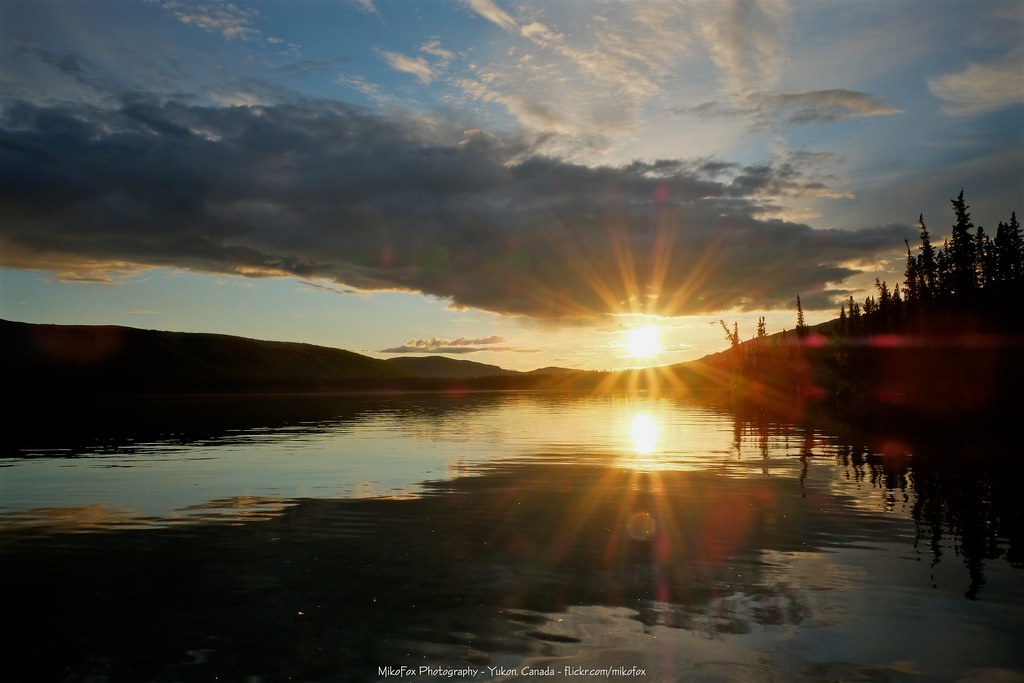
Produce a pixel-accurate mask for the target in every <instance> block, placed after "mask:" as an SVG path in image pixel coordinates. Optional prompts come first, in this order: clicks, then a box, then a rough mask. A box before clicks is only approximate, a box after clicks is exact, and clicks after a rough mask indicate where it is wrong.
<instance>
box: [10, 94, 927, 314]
mask: <svg viewBox="0 0 1024 683" xmlns="http://www.w3.org/2000/svg"><path fill="white" fill-rule="evenodd" d="M538 144H539V143H538V141H537V140H535V139H531V138H527V137H519V136H514V135H494V134H487V133H482V132H480V131H465V130H464V129H463V128H462V127H461V126H457V125H455V124H454V123H446V122H444V121H432V122H426V121H423V120H416V119H407V118H398V117H388V116H383V115H379V114H376V113H373V112H370V111H368V110H365V109H362V108H359V107H356V106H354V105H349V104H345V103H340V102H333V101H317V100H310V99H300V98H296V99H294V100H291V101H288V102H285V103H279V104H275V105H262V106H250V107H213V106H200V105H197V104H195V103H194V102H193V101H176V100H173V99H166V98H159V99H158V98H155V97H149V96H147V95H145V94H144V93H135V94H133V95H131V96H126V97H123V98H122V99H121V100H120V101H119V103H118V104H117V106H115V107H100V106H96V105H90V104H72V103H66V102H65V103H53V104H38V103H31V102H25V101H18V100H16V99H12V98H9V99H8V102H7V103H6V104H5V107H4V109H3V110H2V114H0V213H2V215H3V216H4V221H3V223H2V226H0V262H2V263H3V265H6V266H9V267H15V268H27V269H46V270H53V271H57V272H59V273H61V274H62V275H63V276H64V277H76V276H77V277H85V278H89V279H102V278H104V277H107V278H108V279H109V273H117V272H125V270H126V269H131V268H136V269H143V268H150V267H171V268H182V269H190V270H195V271H203V272H211V273H227V274H240V275H245V276H250V277H280V276H294V277H297V278H299V279H303V280H310V279H314V280H320V279H324V280H329V281H333V282H335V283H337V284H338V285H339V286H343V287H352V288H356V289H359V290H363V291H371V290H398V291H409V292H421V293H424V294H427V295H431V296H436V297H441V298H444V299H447V300H448V301H450V302H451V305H453V306H456V307H472V308H478V309H483V310H488V311H494V312H498V313H502V314H509V315H522V316H530V317H533V318H537V319H546V320H554V321H557V320H569V319H577V320H578V319H582V318H594V317H600V316H606V315H609V314H619V313H628V312H650V313H659V314H664V315H676V314H686V313H698V312H713V311H719V310H723V309H729V308H734V307H739V308H743V309H768V308H774V307H789V306H791V302H792V300H793V297H794V296H795V295H796V294H797V293H803V294H804V295H805V296H806V297H807V298H808V299H809V300H810V299H811V298H812V297H813V295H814V293H815V292H823V291H826V290H828V289H832V288H835V285H836V284H838V283H842V282H843V281H844V280H845V279H847V278H848V277H850V276H852V275H854V274H856V273H857V272H858V271H857V270H856V269H855V268H853V267H851V266H850V265H848V264H850V263H854V262H856V261H857V260H861V259H862V260H867V259H871V258H873V257H874V256H875V255H877V254H880V253H887V252H889V251H895V250H898V247H899V245H900V244H902V239H903V236H904V234H907V235H913V228H912V227H910V226H902V227H901V226H880V227H871V228H866V229H863V230H857V231H839V230H818V229H814V228H812V227H810V226H808V225H804V224H801V223H796V222H790V221H783V220H765V219H762V218H759V217H762V216H765V215H768V214H770V213H771V212H773V211H777V210H778V207H779V202H783V204H785V203H786V202H788V201H791V200H792V201H797V202H799V201H802V200H803V198H818V197H822V196H825V197H829V196H844V195H843V193H842V192H840V191H838V190H835V189H834V188H831V187H830V186H829V184H828V180H827V178H822V177H819V176H817V175H815V174H814V173H813V172H812V171H813V168H812V167H810V170H808V169H803V168H801V167H799V166H798V162H797V161H791V162H790V163H786V164H782V165H778V166H775V165H741V164H736V163H734V162H728V161H722V162H719V161H715V160H709V159H696V160H685V159H675V160H663V161H656V162H636V163H633V164H629V165H627V166H597V167H592V166H585V165H582V164H578V163H570V162H568V161H565V160H560V159H557V158H552V157H548V156H543V155H541V154H539V153H538V151H537V150H538Z"/></svg>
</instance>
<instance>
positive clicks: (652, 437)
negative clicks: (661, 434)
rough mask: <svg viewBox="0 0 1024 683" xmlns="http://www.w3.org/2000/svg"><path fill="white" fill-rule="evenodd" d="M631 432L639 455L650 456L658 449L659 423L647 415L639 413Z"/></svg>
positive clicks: (634, 448)
mask: <svg viewBox="0 0 1024 683" xmlns="http://www.w3.org/2000/svg"><path fill="white" fill-rule="evenodd" d="M629 431H630V435H631V436H632V437H633V450H634V451H636V453H637V454H638V455H650V454H651V453H653V452H654V450H655V449H656V448H657V447H658V423H657V422H655V421H654V418H653V417H651V416H650V415H648V414H647V413H637V414H636V416H635V417H634V418H633V424H632V425H631V426H630V430H629Z"/></svg>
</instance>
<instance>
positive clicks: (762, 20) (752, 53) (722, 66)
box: [701, 0, 789, 93]
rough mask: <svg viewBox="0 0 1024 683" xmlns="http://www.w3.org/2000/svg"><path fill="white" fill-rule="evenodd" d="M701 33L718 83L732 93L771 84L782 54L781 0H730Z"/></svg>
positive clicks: (786, 10) (784, 8) (783, 6)
mask: <svg viewBox="0 0 1024 683" xmlns="http://www.w3.org/2000/svg"><path fill="white" fill-rule="evenodd" d="M723 5H724V11H722V12H718V13H716V14H715V15H714V17H713V18H710V19H708V20H706V21H705V22H703V24H702V27H701V33H702V34H703V36H704V42H705V44H706V46H707V48H708V51H709V52H710V53H711V58H712V60H713V61H714V62H715V65H716V66H717V67H718V69H719V72H720V73H721V80H722V84H723V85H724V86H725V88H726V90H728V91H729V92H732V93H743V92H746V91H748V90H752V89H762V88H765V87H771V86H773V85H774V84H775V83H776V81H777V80H778V78H779V75H780V74H781V72H782V69H783V66H784V65H785V58H786V40H785V38H786V36H785V30H786V18H787V17H788V15H789V6H788V4H787V3H786V2H785V1H784V0H762V1H758V0H731V1H730V2H728V3H723Z"/></svg>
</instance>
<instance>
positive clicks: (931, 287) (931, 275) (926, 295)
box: [917, 213, 938, 301]
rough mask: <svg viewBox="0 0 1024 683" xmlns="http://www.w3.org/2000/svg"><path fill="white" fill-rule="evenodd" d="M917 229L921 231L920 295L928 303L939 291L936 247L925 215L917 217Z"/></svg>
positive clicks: (918, 270) (918, 265) (918, 261)
mask: <svg viewBox="0 0 1024 683" xmlns="http://www.w3.org/2000/svg"><path fill="white" fill-rule="evenodd" d="M917 229H918V230H920V231H921V246H920V247H919V249H920V251H921V254H920V255H919V256H918V257H917V273H918V285H919V286H918V294H919V295H920V297H921V299H922V300H924V301H927V300H928V299H931V298H932V297H934V296H935V294H936V291H937V289H938V287H937V283H936V278H937V277H938V264H937V263H936V255H935V247H933V246H932V243H931V239H930V236H929V235H928V228H927V226H925V224H924V214H923V213H922V214H920V215H919V216H918V217H917Z"/></svg>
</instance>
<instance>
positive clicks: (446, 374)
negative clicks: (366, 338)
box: [384, 356, 522, 379]
mask: <svg viewBox="0 0 1024 683" xmlns="http://www.w3.org/2000/svg"><path fill="white" fill-rule="evenodd" d="M384 362H385V363H387V364H388V365H390V366H392V367H395V368H400V369H401V371H402V373H403V374H405V375H409V376H413V377H437V378H449V379H451V378H457V379H469V378H471V377H494V376H497V375H500V376H507V375H520V374H522V373H520V372H516V371H515V370H506V369H504V368H499V367H498V366H497V365H488V364H487V363H477V362H476V361H472V360H456V359H454V358H445V357H444V356H402V357H399V358H389V359H387V360H386V361H384Z"/></svg>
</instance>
